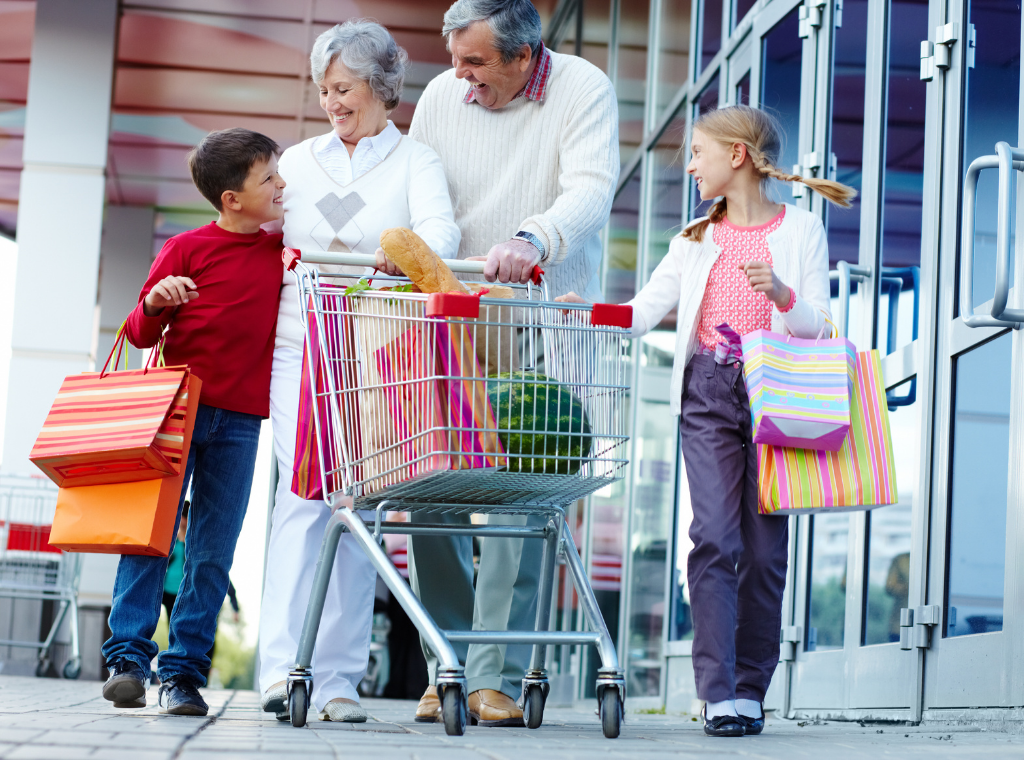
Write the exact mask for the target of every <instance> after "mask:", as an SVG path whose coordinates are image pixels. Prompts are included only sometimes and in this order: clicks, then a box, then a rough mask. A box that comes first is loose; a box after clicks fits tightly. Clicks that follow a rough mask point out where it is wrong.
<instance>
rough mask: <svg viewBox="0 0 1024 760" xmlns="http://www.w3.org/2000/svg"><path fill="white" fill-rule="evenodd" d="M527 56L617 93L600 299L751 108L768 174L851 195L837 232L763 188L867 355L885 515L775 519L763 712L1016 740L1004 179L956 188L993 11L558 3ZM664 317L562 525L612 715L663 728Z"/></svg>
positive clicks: (799, 197)
mask: <svg viewBox="0 0 1024 760" xmlns="http://www.w3.org/2000/svg"><path fill="white" fill-rule="evenodd" d="M549 39H550V42H551V44H552V45H553V46H556V47H557V48H558V49H559V50H562V51H564V52H574V53H576V54H578V55H583V56H585V57H586V58H588V59H589V60H590V61H592V62H593V63H595V64H596V65H598V66H601V67H602V68H603V69H604V70H605V71H606V72H608V74H609V76H610V77H611V78H612V79H613V81H614V82H615V85H616V90H617V92H618V96H619V117H620V141H621V156H622V172H621V175H620V178H619V186H618V195H617V197H616V200H615V204H614V207H613V210H612V218H611V222H610V225H609V228H608V231H607V236H606V238H607V240H606V250H607V256H606V259H605V274H604V277H605V279H604V282H605V295H606V297H607V298H608V300H610V301H616V302H620V301H625V300H627V299H628V298H630V297H631V296H632V295H633V294H634V293H635V292H636V291H637V290H638V289H639V288H640V287H641V286H642V285H643V284H644V283H645V282H646V281H647V279H648V278H649V277H650V273H651V271H652V270H653V268H654V267H655V266H656V265H657V264H658V262H659V261H660V260H661V258H662V257H663V256H664V255H665V253H666V251H667V248H668V242H669V240H670V239H671V238H672V236H673V235H675V234H677V233H678V232H679V231H680V229H681V227H682V225H683V224H684V223H685V222H686V221H688V220H690V219H692V218H696V217H697V216H700V215H701V212H702V207H701V205H700V203H699V196H698V195H697V194H696V192H695V188H694V186H693V183H692V181H691V180H690V179H689V178H688V177H687V176H686V174H685V164H686V162H687V161H688V154H687V151H686V147H687V145H688V140H689V137H690V132H689V124H690V123H691V121H692V119H693V118H694V117H695V116H696V115H697V114H698V113H699V112H701V111H704V110H706V109H708V108H712V107H715V106H722V105H729V104H734V103H747V104H750V105H754V106H758V107H762V108H767V109H770V110H772V111H773V112H774V113H775V114H776V115H777V116H778V117H779V119H780V120H781V122H782V123H783V125H784V126H785V129H786V132H787V142H786V145H785V148H784V157H783V160H782V164H783V165H784V167H785V169H787V170H788V169H790V168H792V171H793V172H794V173H796V174H800V175H802V176H816V177H827V178H830V179H835V180H838V181H840V182H844V183H846V184H849V185H852V186H854V187H855V188H857V190H858V191H859V196H858V198H857V199H856V201H855V202H854V205H853V208H852V209H849V210H841V209H840V210H837V209H834V208H827V207H826V204H825V203H824V202H823V201H822V199H821V198H820V197H819V196H817V195H816V194H814V193H812V192H811V191H809V190H808V189H807V188H805V187H803V186H796V187H795V188H792V189H791V188H789V187H781V186H780V188H779V193H780V199H782V200H785V201H786V202H788V203H793V204H796V205H798V206H800V207H802V208H805V209H808V210H810V211H812V212H813V213H815V214H818V215H820V216H821V218H822V221H823V222H824V224H825V226H826V229H827V232H828V242H829V250H830V258H831V262H830V264H831V268H832V269H833V270H834V271H833V272H832V276H833V280H834V282H833V287H834V290H833V296H834V297H833V314H834V315H835V316H836V318H837V321H839V323H840V326H841V328H842V329H844V330H846V331H847V333H848V335H849V337H850V338H851V339H852V340H853V341H854V343H856V345H857V346H858V348H859V349H860V350H864V349H867V348H877V349H879V351H880V353H881V355H882V356H883V357H884V358H883V372H884V377H885V383H886V386H887V389H888V391H887V393H888V399H889V406H890V419H891V423H892V430H893V446H894V450H895V457H896V466H897V481H898V489H899V503H898V504H897V505H895V506H890V507H885V508H881V509H878V510H875V511H869V512H853V513H839V514H834V515H821V516H816V517H800V518H792V519H791V534H790V535H791V539H790V541H791V544H790V570H789V582H788V587H787V592H786V598H785V604H784V627H783V631H782V640H783V644H782V649H783V661H782V662H781V663H780V665H779V669H778V671H777V672H776V676H775V678H774V680H773V683H772V688H771V691H770V693H769V695H768V704H767V705H766V706H768V707H771V708H774V709H777V710H781V711H783V712H784V713H785V714H787V715H790V716H793V717H800V716H807V717H831V718H846V719H886V720H888V719H892V720H920V719H921V718H922V717H924V718H925V719H929V718H936V719H938V718H948V717H952V716H960V715H962V714H964V713H965V712H966V713H968V714H970V715H972V716H975V717H978V718H979V719H992V720H996V721H1001V720H1007V719H1013V720H1020V719H1021V718H1022V715H1024V713H1022V711H1021V706H1022V705H1024V562H1022V561H1021V560H1020V559H1019V557H1020V556H1021V554H1022V551H1021V550H1022V549H1024V482H1022V480H1021V478H1022V473H1024V436H1022V432H1021V431H1024V417H1022V415H1024V383H1022V380H1024V371H1022V370H1024V358H1022V357H1024V354H1022V349H1024V343H1022V341H1021V335H1020V333H1019V332H1018V330H1017V329H1016V328H1019V327H1020V322H1019V320H1021V319H1024V312H1022V311H1021V310H1020V309H1019V308H1018V304H1020V303H1021V300H1022V299H1021V298H1020V296H1019V295H1017V293H1019V292H1020V290H1021V287H1022V285H1024V271H1022V270H1024V268H1022V267H1019V266H1016V267H1015V266H1014V261H1015V259H1016V254H1015V251H1016V249H1017V246H1018V242H1019V239H1018V238H1016V236H1015V219H1016V218H1017V216H1018V212H1019V209H1018V206H1019V204H1020V198H1021V196H1020V195H1019V194H1018V192H1017V188H1016V183H1015V180H1016V177H1015V176H1014V175H1015V173H1016V171H1020V170H1021V169H1020V167H1021V166H1024V165H1022V164H1016V165H1011V163H1010V157H1011V156H1010V154H1007V156H1006V158H1005V161H1004V166H1003V169H1002V170H1000V169H999V168H998V167H997V161H996V160H995V159H992V160H989V161H988V162H987V164H986V162H985V161H982V162H981V164H984V165H986V166H987V168H986V170H985V171H982V172H981V173H980V175H979V177H978V179H977V185H976V188H975V187H974V184H973V183H971V184H969V183H968V182H967V174H968V168H969V166H970V165H971V163H972V162H973V161H975V160H976V159H979V157H982V156H994V155H995V154H996V143H997V142H1006V143H1008V144H1009V146H1016V145H1018V144H1020V141H1021V135H1020V131H1021V119H1020V107H1021V95H1020V93H1021V55H1020V53H1021V40H1022V35H1021V10H1020V6H1019V4H1018V3H1014V2H1003V1H1001V0H930V1H929V0H803V1H801V0H692V2H691V0H635V1H633V2H628V3H626V2H621V0H574V1H573V2H566V3H562V4H561V5H560V6H559V8H558V10H557V11H556V13H555V14H554V17H553V24H552V28H551V31H550V33H549ZM1013 155H1014V156H1016V154H1013ZM1014 160H1016V159H1014ZM993 167H995V168H993ZM978 168H980V167H978ZM1000 171H1002V172H1003V174H1000ZM1000 180H1002V181H1004V182H1005V187H1004V188H1003V189H1002V191H1000V184H999V182H1000ZM1000 192H1002V193H1003V194H1002V195H1000ZM975 197H976V199H977V200H976V201H973V199H974V198H975ZM1001 203H1002V204H1003V205H1002V206H1001V205H1000V204H1001ZM969 249H972V250H973V253H971V251H970V250H969ZM847 294H848V295H847ZM1007 303H1009V305H1010V308H1009V309H1006V310H1005V311H1004V309H1005V308H1006V305H1007ZM993 313H995V314H997V315H1001V318H998V319H995V318H993V317H992V316H991V315H992V314H993ZM980 315H987V316H984V317H983V316H980ZM673 319H674V315H672V314H670V315H669V317H668V318H667V319H666V320H665V322H664V323H663V324H662V325H660V326H659V329H658V330H657V331H655V332H653V333H651V334H650V335H648V336H646V337H645V338H643V339H642V340H640V341H635V342H634V345H633V347H632V360H633V366H634V375H633V377H634V384H633V395H632V401H631V404H632V409H631V421H632V434H633V437H632V447H633V449H632V456H631V462H632V464H631V465H630V474H629V477H628V478H627V479H626V480H625V481H624V482H623V483H622V484H621V486H620V487H618V488H616V489H614V490H613V491H612V492H609V493H600V494H597V495H595V496H594V497H593V498H592V499H591V500H590V503H589V504H588V505H587V506H586V507H585V508H584V511H585V513H586V514H585V519H580V518H577V519H578V523H579V524H580V526H581V528H582V530H583V532H584V533H586V535H587V539H586V541H584V545H585V546H587V547H589V551H590V557H589V559H590V561H591V563H592V566H593V568H594V572H595V573H601V572H604V573H605V575H606V576H607V570H606V568H607V567H608V566H615V565H616V562H615V560H620V562H619V565H618V567H619V568H620V570H619V573H618V576H617V577H616V578H614V579H613V581H611V582H607V581H606V588H607V589H608V590H607V591H605V592H604V593H605V597H606V598H605V600H604V601H605V602H606V607H605V612H606V616H608V617H610V618H614V619H615V620H616V621H617V624H618V625H617V635H618V643H619V646H620V649H621V652H622V657H623V659H624V660H625V662H626V663H627V669H628V674H629V675H628V679H629V680H628V689H629V695H630V698H631V700H632V702H633V704H634V705H636V704H637V703H640V704H643V703H645V702H647V701H649V702H650V705H651V706H657V705H667V707H668V709H669V710H670V711H671V710H674V709H682V710H687V709H690V707H691V703H692V700H693V698H694V697H695V696H696V695H695V694H694V687H693V675H692V667H691V664H690V658H689V653H690V646H691V644H690V639H691V637H692V622H691V618H690V614H689V605H688V589H687V584H686V554H687V552H688V549H689V539H688V536H687V528H688V524H689V508H688V497H687V493H686V491H687V489H686V479H685V475H683V474H682V473H681V463H680V461H679V455H678V451H679V448H678V441H677V436H678V433H677V427H676V423H677V420H676V418H673V417H671V416H670V415H669V414H668V398H667V389H668V375H669V368H670V366H671V359H672V351H673V346H674V337H675V336H674V322H673ZM1015 431H1016V432H1015ZM766 519H769V518H766ZM619 537H622V538H621V540H620V539H619ZM578 667H583V668H585V665H581V666H578ZM583 672H584V673H585V670H584V671H583ZM588 680H589V679H588V678H583V679H581V682H580V687H579V688H580V693H581V694H582V693H584V692H585V690H586V688H587V681H588ZM979 708H984V709H979Z"/></svg>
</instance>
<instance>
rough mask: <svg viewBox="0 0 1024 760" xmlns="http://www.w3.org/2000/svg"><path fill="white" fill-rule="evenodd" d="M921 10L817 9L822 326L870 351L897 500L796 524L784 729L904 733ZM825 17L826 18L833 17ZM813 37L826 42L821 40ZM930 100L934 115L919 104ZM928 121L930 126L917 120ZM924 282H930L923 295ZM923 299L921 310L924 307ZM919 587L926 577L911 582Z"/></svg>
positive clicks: (920, 213) (919, 357)
mask: <svg viewBox="0 0 1024 760" xmlns="http://www.w3.org/2000/svg"><path fill="white" fill-rule="evenodd" d="M934 5H936V4H935V3H932V4H931V5H930V4H929V3H928V1H927V0H845V2H844V3H843V7H842V12H841V18H840V17H839V16H838V14H835V9H834V8H832V7H830V8H826V10H825V11H823V15H822V23H821V26H820V29H821V30H822V31H821V32H820V33H819V39H818V40H817V46H816V50H817V59H818V61H819V62H821V61H824V63H819V65H818V67H817V72H816V78H815V80H814V86H815V92H816V95H815V103H816V107H815V110H814V113H813V116H812V123H813V128H814V133H813V140H811V142H810V143H809V144H806V148H805V150H806V151H808V152H806V153H803V154H802V160H801V162H802V164H803V165H802V167H801V168H802V171H803V172H804V173H805V175H806V173H808V172H814V174H815V176H819V177H820V176H825V177H828V178H830V179H835V180H838V181H840V182H843V183H845V184H848V185H851V186H853V187H854V188H856V189H857V190H858V193H859V194H858V196H857V198H856V199H855V201H854V203H853V207H852V208H851V209H837V208H833V207H830V206H828V205H827V204H825V203H823V202H821V201H820V199H819V198H817V196H815V197H814V198H813V199H812V202H811V204H810V208H811V209H812V210H813V211H814V212H815V213H821V214H822V215H823V217H824V224H825V228H826V231H827V235H828V243H829V256H830V268H831V270H832V272H831V274H832V279H833V301H832V313H833V316H834V318H835V319H836V321H837V324H838V325H839V326H840V330H841V331H842V332H844V333H845V334H846V335H847V336H848V337H849V338H850V339H851V340H852V341H853V343H854V344H855V345H856V346H857V348H858V350H860V351H866V350H870V349H873V348H874V349H878V351H879V353H880V354H881V356H882V357H883V367H882V369H883V376H884V379H885V382H886V388H887V397H888V401H889V417H890V424H891V428H892V436H893V450H894V455H895V458H896V471H897V472H896V474H897V483H898V492H899V502H898V503H897V504H896V505H891V506H886V507H884V508H881V509H877V510H870V511H855V512H850V513H835V514H819V515H814V516H809V517H801V518H799V519H798V520H796V521H795V522H796V526H797V530H796V531H795V533H796V537H797V539H796V546H795V549H794V559H795V562H794V577H795V583H794V598H793V605H792V606H793V610H792V617H791V625H790V626H789V627H788V628H787V629H786V630H784V638H785V639H786V640H787V641H788V642H791V647H792V650H793V651H792V655H793V656H794V658H795V659H794V662H793V663H792V666H791V681H790V693H789V703H788V704H789V710H788V712H789V714H790V716H794V717H797V716H817V715H835V714H837V712H841V713H842V714H843V715H844V716H845V717H849V718H859V717H864V718H873V717H881V718H886V719H904V720H905V719H910V718H912V717H913V715H912V711H913V707H912V706H913V704H914V700H915V689H914V684H915V683H916V682H917V680H918V679H917V677H916V676H917V673H918V667H919V664H918V659H917V658H916V657H915V656H914V655H913V654H912V653H911V652H908V651H905V650H903V649H901V644H900V637H901V626H900V623H901V610H903V609H905V608H906V607H907V606H908V604H909V601H908V600H909V598H910V595H911V577H912V575H913V573H912V569H913V561H912V560H913V558H917V557H920V556H922V552H921V551H916V552H915V551H914V543H913V537H914V525H915V524H919V523H922V522H923V520H924V512H925V510H926V504H927V500H926V499H923V498H921V496H920V494H921V492H922V490H921V488H920V481H921V478H922V477H923V476H922V469H921V463H922V461H923V460H922V457H921V451H922V446H921V439H922V433H921V430H922V414H923V412H922V410H923V409H924V408H926V404H927V401H928V398H929V397H928V395H927V394H925V393H923V392H920V393H919V392H918V386H919V384H921V383H924V382H925V380H926V377H925V376H926V375H927V367H928V366H929V364H930V362H931V361H932V349H931V346H932V344H931V342H930V341H928V340H927V339H925V338H924V337H923V333H922V332H921V330H920V319H921V317H920V315H921V313H923V312H925V311H927V310H928V309H929V308H930V309H934V304H933V303H932V300H931V298H930V297H929V296H928V295H927V294H928V293H931V292H934V286H933V285H928V283H934V282H935V277H936V272H935V269H936V260H937V257H936V253H935V250H934V249H935V244H934V241H933V239H932V238H934V235H930V234H929V230H932V229H934V228H935V227H936V226H937V219H938V194H937V193H933V194H929V193H928V192H926V188H927V187H931V186H934V184H935V182H936V181H937V180H938V178H939V177H940V176H941V163H940V162H937V161H932V162H930V163H927V164H926V162H925V160H924V157H925V155H929V150H931V151H932V154H934V153H935V152H936V151H937V146H938V145H940V140H941V129H939V126H940V125H941V118H940V116H939V115H938V114H939V113H940V112H939V111H938V110H936V109H935V108H934V105H930V102H932V103H933V102H934V101H935V95H934V93H932V94H931V95H929V91H928V89H927V84H926V82H924V81H922V80H921V79H920V76H919V59H920V43H921V40H922V39H925V38H927V37H928V35H929V29H930V28H932V27H933V25H934V24H933V22H932V16H933V15H934V14H936V13H937V10H936V9H935V8H933V7H932V6H934ZM829 13H833V14H834V15H831V16H830V15H829ZM820 35H825V36H827V39H826V40H822V39H821V38H820ZM929 98H931V99H932V101H929ZM926 114H929V116H928V118H927V119H926ZM922 282H924V283H926V284H925V286H924V288H923V289H922ZM922 293H924V294H925V295H924V297H922ZM921 575H923V570H919V571H918V572H917V576H918V577H920V576H921Z"/></svg>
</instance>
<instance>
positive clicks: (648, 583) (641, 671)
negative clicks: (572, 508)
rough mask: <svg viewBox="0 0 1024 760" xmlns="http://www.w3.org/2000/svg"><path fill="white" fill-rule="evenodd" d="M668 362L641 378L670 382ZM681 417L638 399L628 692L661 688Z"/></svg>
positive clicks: (660, 405)
mask: <svg viewBox="0 0 1024 760" xmlns="http://www.w3.org/2000/svg"><path fill="white" fill-rule="evenodd" d="M670 373H671V370H670V369H668V368H651V367H648V368H646V369H645V370H644V371H643V374H642V376H641V383H645V384H647V383H650V384H652V385H655V386H657V387H661V386H662V385H665V386H666V387H667V385H668V376H669V375H670ZM677 419H678V418H677V417H675V416H674V415H672V414H669V407H668V399H667V398H666V399H665V401H664V402H654V401H648V400H641V401H640V409H639V429H638V430H637V441H636V450H635V451H636V458H637V462H638V466H637V468H636V469H635V470H634V473H635V475H636V493H635V495H634V498H633V504H632V509H633V511H632V516H631V520H630V537H629V540H630V553H631V561H632V568H631V570H630V589H629V596H628V599H629V611H628V615H629V640H628V641H627V647H628V650H627V654H628V658H627V673H626V677H627V685H626V689H627V691H628V693H630V694H633V695H634V696H658V695H659V694H660V693H661V648H662V627H663V624H664V617H665V573H666V571H667V560H668V539H669V529H670V528H671V525H672V522H673V520H672V518H673V512H674V510H675V503H676V498H675V495H676V452H677V451H678V450H679V441H678V428H677V426H676V425H677Z"/></svg>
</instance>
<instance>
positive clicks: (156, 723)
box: [0, 676, 1024, 760]
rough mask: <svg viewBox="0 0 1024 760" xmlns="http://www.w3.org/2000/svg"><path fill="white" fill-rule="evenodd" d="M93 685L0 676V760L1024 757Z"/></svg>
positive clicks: (838, 726) (818, 732) (999, 749)
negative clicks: (262, 701)
mask: <svg viewBox="0 0 1024 760" xmlns="http://www.w3.org/2000/svg"><path fill="white" fill-rule="evenodd" d="M98 688H99V685H98V684H96V683H77V682H71V681H58V680H53V679H34V678H25V677H14V676H0V758H2V759H3V760H6V759H7V758H14V759H15V760H18V759H19V758H30V759H31V758H37V759H38V758H42V759H43V760H50V759H51V758H52V759H53V760H79V758H90V759H93V758H96V759H98V760H122V759H123V760H128V759H129V758H130V760H171V759H172V758H175V759H177V758H183V759H184V760H233V759H234V758H246V759H248V760H253V759H256V760H263V759H266V760H270V758H275V759H276V758H287V757H292V756H298V757H303V758H306V757H309V758H314V760H318V759H319V758H325V759H326V758H332V759H333V758H336V757H344V758H350V757H351V758H363V757H369V758H372V759H373V760H396V759H397V758H409V759H411V758H416V760H435V759H436V760H442V758H443V760H471V759H472V760H476V759H477V758H486V759H487V760H523V758H526V759H527V760H606V759H607V760H620V759H622V760H625V759H626V758H629V759H630V760H656V759H657V760H662V758H678V759H681V758H684V757H685V758H697V760H712V759H713V758H729V759H730V760H734V759H735V758H737V757H757V758H765V759H766V760H775V759H776V758H777V759H778V760H804V759H805V758H806V759H807V760H822V758H826V759H827V760H880V759H881V758H884V757H899V758H901V760H902V758H909V759H910V760H916V759H917V758H921V760H925V758H927V760H953V759H954V758H956V760H959V759H960V758H965V757H969V758H972V759H973V758H981V759H982V760H989V758H991V759H992V760H1002V758H1007V759H1009V758H1013V760H1021V758H1024V735H1020V734H1005V733H998V732H995V731H983V730H980V729H979V728H978V727H962V726H940V725H935V724H926V725H922V726H916V727H902V726H885V727H881V728H879V727H874V726H868V727H862V726H859V725H857V724H850V723H837V722H834V721H829V722H821V723H817V724H815V723H807V722H801V723H796V722H792V721H782V720H775V719H769V722H768V728H767V729H766V733H765V734H764V735H763V736H760V737H756V738H755V737H747V738H743V739H736V740H733V741H731V742H730V741H724V740H719V739H712V738H709V737H705V736H704V735H703V732H702V730H701V726H700V724H699V723H698V722H695V721H693V720H691V718H692V716H685V715H644V714H629V715H627V719H626V722H625V724H624V726H623V730H622V736H621V737H620V738H619V739H617V740H615V741H610V740H607V739H605V738H604V737H603V736H602V735H601V730H600V724H599V722H598V720H597V717H596V716H595V715H594V710H593V706H592V704H591V703H590V702H587V703H584V704H581V705H579V706H577V707H574V708H549V709H548V711H547V714H546V716H545V718H546V720H545V724H544V725H543V726H542V727H541V728H540V729H538V730H536V731H527V730H526V729H522V728H518V729H515V728H484V727H479V726H471V727H469V728H467V731H466V735H465V736H462V737H453V736H448V735H447V734H445V731H444V726H443V725H440V724H421V723H415V722H414V721H413V720H412V715H413V711H414V710H415V702H411V701H391V700H378V699H367V700H365V701H364V702H365V705H366V708H367V712H368V713H369V715H370V720H368V721H367V722H366V723H361V724H359V723H357V724H348V723H331V722H321V721H316V720H313V718H314V717H315V716H314V715H313V714H311V715H310V718H311V720H310V722H309V724H308V725H307V726H306V727H305V728H302V729H296V728H293V727H292V726H291V725H290V724H288V723H282V722H280V721H277V720H275V719H274V716H272V715H268V714H266V713H263V712H262V711H261V710H260V707H259V695H258V694H256V693H255V692H231V691H225V690H204V696H206V699H207V701H208V702H209V704H210V706H211V712H210V715H209V716H208V717H206V718H194V717H185V716H171V715H162V714H160V712H159V709H158V708H157V706H156V694H155V690H153V689H151V690H150V693H149V697H150V704H149V705H148V706H147V707H145V708H142V709H138V710H116V709H114V708H113V707H112V706H111V705H110V704H109V703H107V702H105V701H104V700H103V699H101V698H99V697H98V696H97V694H98Z"/></svg>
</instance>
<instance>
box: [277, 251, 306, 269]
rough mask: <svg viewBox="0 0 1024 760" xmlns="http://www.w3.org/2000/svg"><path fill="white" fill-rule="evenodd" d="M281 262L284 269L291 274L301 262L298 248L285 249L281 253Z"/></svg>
mask: <svg viewBox="0 0 1024 760" xmlns="http://www.w3.org/2000/svg"><path fill="white" fill-rule="evenodd" d="M281 261H283V262H284V268H285V269H287V270H288V271H289V272H291V271H292V270H293V269H295V265H296V264H298V263H299V262H300V261H302V251H300V250H299V249H298V248H285V249H284V250H283V251H281Z"/></svg>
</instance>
